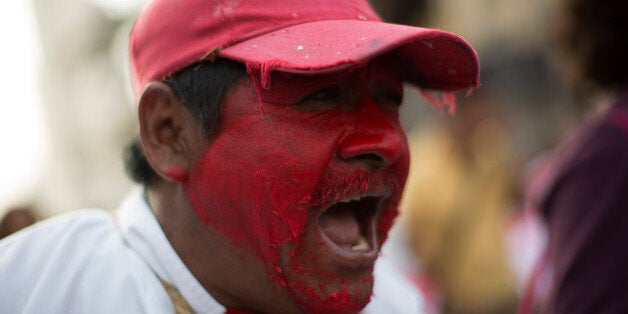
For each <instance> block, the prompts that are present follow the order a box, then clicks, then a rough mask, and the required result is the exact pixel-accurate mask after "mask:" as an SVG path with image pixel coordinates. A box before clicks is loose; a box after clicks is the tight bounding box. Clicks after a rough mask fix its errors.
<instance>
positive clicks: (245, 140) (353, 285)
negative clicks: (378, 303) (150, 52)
mask: <svg viewBox="0 0 628 314" xmlns="http://www.w3.org/2000/svg"><path fill="white" fill-rule="evenodd" d="M399 73H400V71H398V68H397V67H395V66H393V64H392V62H390V60H387V59H379V60H376V61H373V62H371V63H369V65H368V66H366V67H363V68H360V69H357V70H354V71H346V72H342V73H334V74H331V75H324V76H301V75H288V74H284V73H273V75H272V77H271V84H272V85H271V87H270V89H264V90H260V91H261V93H258V89H256V88H255V84H254V83H253V80H251V79H244V80H242V81H241V82H240V83H238V84H237V86H236V87H235V89H234V90H233V91H232V92H231V93H230V94H229V95H228V96H227V97H226V98H225V100H224V102H223V105H224V111H223V116H222V121H221V126H220V131H219V134H218V136H217V138H216V139H215V140H213V141H212V142H211V143H210V145H209V146H208V147H207V150H206V151H205V152H204V154H203V156H202V157H201V158H200V159H199V161H198V162H197V164H196V165H195V167H194V168H193V169H192V170H191V171H190V176H189V180H188V181H187V182H186V184H185V187H186V191H187V194H188V197H189V198H190V200H191V202H192V204H193V206H194V209H195V211H196V212H197V214H198V215H199V217H201V219H202V220H203V222H204V224H205V225H207V226H208V227H210V228H213V229H215V230H217V231H219V232H221V233H222V234H224V235H225V236H226V237H228V238H229V239H231V241H232V242H233V244H234V245H235V246H237V247H241V248H245V249H246V250H250V251H251V252H253V253H254V254H255V255H256V256H257V257H258V258H259V259H260V260H261V261H262V262H263V263H264V264H265V265H267V269H268V274H261V275H264V276H268V275H270V276H271V278H272V279H273V280H274V281H275V282H277V283H279V284H281V285H283V286H284V287H286V289H287V290H288V291H289V292H290V293H291V294H292V295H293V296H294V297H295V299H296V300H297V303H298V304H299V305H301V306H302V307H303V308H304V309H305V310H307V311H308V312H312V313H336V312H337V313H347V312H352V311H359V310H360V309H361V308H362V307H364V306H365V305H366V304H367V303H368V301H369V299H370V296H371V291H372V284H373V276H372V272H373V263H374V261H375V259H376V257H377V254H378V252H379V247H380V246H381V244H382V243H383V242H384V240H385V238H386V234H387V232H388V230H389V229H390V227H391V225H392V222H393V219H394V218H395V217H396V215H397V204H398V202H399V198H400V196H401V192H402V189H403V186H404V184H405V180H406V175H407V172H408V159H409V158H408V147H407V142H406V137H405V133H404V131H403V130H402V128H401V126H400V124H399V118H398V106H399V104H400V101H401V98H402V94H403V91H402V84H401V80H400V75H399Z"/></svg>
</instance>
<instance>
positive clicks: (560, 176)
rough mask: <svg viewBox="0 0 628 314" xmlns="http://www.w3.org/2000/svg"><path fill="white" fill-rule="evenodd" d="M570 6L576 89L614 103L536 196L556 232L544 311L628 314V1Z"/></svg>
mask: <svg viewBox="0 0 628 314" xmlns="http://www.w3.org/2000/svg"><path fill="white" fill-rule="evenodd" d="M562 2H563V3H562V4H563V5H564V7H563V8H562V9H563V11H562V13H563V16H562V19H561V23H559V24H560V25H561V26H562V27H561V28H560V29H559V34H560V35H561V37H560V39H561V42H560V43H561V44H562V48H563V51H564V52H565V54H566V57H567V58H565V60H566V61H568V63H569V65H570V66H571V67H570V69H571V70H573V72H571V73H569V74H572V75H573V77H571V78H573V79H574V80H572V81H571V82H572V83H573V86H572V87H574V90H577V91H578V93H579V94H588V95H593V93H595V94H598V92H601V93H602V94H604V95H607V96H611V97H610V99H612V101H610V102H609V104H608V107H607V109H605V110H604V111H602V112H601V114H597V115H595V116H594V117H593V118H591V119H589V120H587V122H586V123H583V124H582V126H581V127H580V128H579V129H578V130H577V132H575V133H574V134H573V136H571V137H570V138H569V139H568V140H566V141H565V142H564V143H562V144H561V145H560V146H558V147H557V148H556V149H555V151H554V154H553V156H552V157H551V158H549V161H548V162H547V163H546V165H544V167H543V168H544V169H543V170H542V171H539V172H538V173H540V174H541V175H542V176H543V178H542V179H541V180H537V181H536V186H535V187H534V189H533V190H534V191H535V193H533V195H528V197H529V198H532V199H531V200H530V199H529V200H528V201H531V202H533V203H534V204H535V205H536V206H535V207H536V208H537V209H538V210H539V211H540V214H541V215H543V217H544V218H545V220H546V222H547V227H548V232H549V241H548V246H547V251H546V253H545V257H544V262H545V266H546V267H545V268H546V269H551V271H550V272H549V273H550V274H551V275H550V278H549V279H550V284H549V286H548V291H547V294H546V299H545V300H544V302H543V304H542V305H541V312H542V313H558V314H563V313H565V314H566V313H569V314H578V313H628V34H627V32H628V1H625V0H564V1H562ZM583 91H584V92H583ZM548 169H549V171H547V170H548ZM537 279H538V278H537ZM520 312H527V310H526V311H521V309H520Z"/></svg>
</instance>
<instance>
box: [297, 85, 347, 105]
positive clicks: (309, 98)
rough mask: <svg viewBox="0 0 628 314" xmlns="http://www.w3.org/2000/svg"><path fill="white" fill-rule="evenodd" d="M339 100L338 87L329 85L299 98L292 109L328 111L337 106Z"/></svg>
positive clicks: (339, 91) (339, 92)
mask: <svg viewBox="0 0 628 314" xmlns="http://www.w3.org/2000/svg"><path fill="white" fill-rule="evenodd" d="M340 98H341V90H340V86H338V85H329V86H325V87H323V88H321V89H318V90H316V91H313V92H311V93H309V94H306V95H305V96H301V97H299V99H297V101H296V102H295V103H294V105H293V106H292V107H293V108H296V109H300V110H308V111H318V110H328V109H332V108H334V107H336V106H338V104H339V103H340Z"/></svg>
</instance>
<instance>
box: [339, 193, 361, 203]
mask: <svg viewBox="0 0 628 314" xmlns="http://www.w3.org/2000/svg"><path fill="white" fill-rule="evenodd" d="M361 199H362V196H359V195H355V196H350V197H347V198H345V199H342V200H340V201H338V203H349V202H353V201H359V200H361Z"/></svg>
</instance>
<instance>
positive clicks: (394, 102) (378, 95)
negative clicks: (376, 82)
mask: <svg viewBox="0 0 628 314" xmlns="http://www.w3.org/2000/svg"><path fill="white" fill-rule="evenodd" d="M373 99H374V100H375V101H376V102H377V104H378V105H379V106H381V107H382V109H384V110H388V111H397V110H399V107H400V106H401V102H402V101H403V88H402V89H393V88H381V89H378V90H377V91H376V92H375V93H373Z"/></svg>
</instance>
